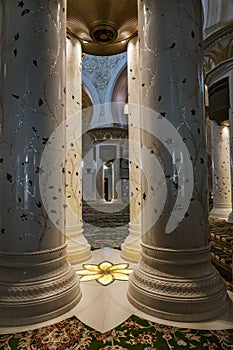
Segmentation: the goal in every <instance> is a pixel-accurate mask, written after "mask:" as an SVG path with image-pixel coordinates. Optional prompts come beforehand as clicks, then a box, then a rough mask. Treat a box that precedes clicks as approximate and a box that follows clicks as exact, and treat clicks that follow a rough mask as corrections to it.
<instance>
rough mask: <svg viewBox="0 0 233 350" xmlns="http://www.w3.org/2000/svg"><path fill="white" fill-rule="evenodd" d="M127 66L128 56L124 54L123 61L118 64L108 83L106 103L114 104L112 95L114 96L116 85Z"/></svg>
mask: <svg viewBox="0 0 233 350" xmlns="http://www.w3.org/2000/svg"><path fill="white" fill-rule="evenodd" d="M126 66H127V56H126V54H124V55H123V58H122V60H121V61H120V62H119V63H118V65H117V67H116V69H115V71H114V72H113V74H112V77H111V79H110V81H109V83H108V86H107V89H106V95H105V103H108V102H112V95H113V91H114V87H115V84H116V82H117V80H118V78H119V76H120V75H121V73H122V71H123V70H124V68H126Z"/></svg>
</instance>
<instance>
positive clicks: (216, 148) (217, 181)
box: [210, 121, 231, 219]
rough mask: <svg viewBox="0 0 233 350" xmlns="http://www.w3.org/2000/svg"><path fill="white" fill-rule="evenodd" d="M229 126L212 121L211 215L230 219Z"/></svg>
mask: <svg viewBox="0 0 233 350" xmlns="http://www.w3.org/2000/svg"><path fill="white" fill-rule="evenodd" d="M229 132H230V130H229V127H227V126H219V125H217V123H216V122H214V121H212V122H211V144H212V164H213V209H212V210H211V211H210V217H212V218H217V219H228V216H229V214H230V212H231V174H230V140H229Z"/></svg>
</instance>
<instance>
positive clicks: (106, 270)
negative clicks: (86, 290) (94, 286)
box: [77, 261, 133, 286]
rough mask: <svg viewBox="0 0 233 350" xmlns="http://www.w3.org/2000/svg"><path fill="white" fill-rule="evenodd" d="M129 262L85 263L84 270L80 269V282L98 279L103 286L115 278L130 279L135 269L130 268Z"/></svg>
mask: <svg viewBox="0 0 233 350" xmlns="http://www.w3.org/2000/svg"><path fill="white" fill-rule="evenodd" d="M128 267H129V264H126V263H123V264H115V265H114V264H112V263H111V262H109V261H103V262H101V263H100V264H98V265H95V264H83V270H78V271H77V273H78V274H79V275H81V276H82V277H81V278H80V282H87V281H92V280H96V281H97V282H98V283H100V284H101V285H103V286H107V285H109V284H110V283H112V282H114V281H115V280H118V281H128V279H129V274H130V273H131V272H132V271H133V270H132V269H129V268H128Z"/></svg>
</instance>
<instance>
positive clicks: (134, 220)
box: [121, 37, 142, 262]
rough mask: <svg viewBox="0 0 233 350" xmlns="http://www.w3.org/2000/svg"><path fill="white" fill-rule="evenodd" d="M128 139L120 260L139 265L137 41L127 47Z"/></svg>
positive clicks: (139, 153)
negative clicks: (125, 227)
mask: <svg viewBox="0 0 233 350" xmlns="http://www.w3.org/2000/svg"><path fill="white" fill-rule="evenodd" d="M127 62H128V139H129V160H130V167H129V182H130V191H129V193H130V222H129V235H128V237H127V238H126V240H125V241H124V243H123V244H122V245H121V256H122V258H124V259H125V260H128V261H132V262H136V261H138V260H139V259H140V251H141V245H140V243H141V235H142V230H141V225H142V223H141V203H142V193H141V130H140V127H139V126H140V113H139V114H135V113H134V112H133V110H132V108H131V106H132V104H138V107H139V108H140V79H139V43H138V37H134V38H133V39H131V40H130V42H129V43H128V48H127Z"/></svg>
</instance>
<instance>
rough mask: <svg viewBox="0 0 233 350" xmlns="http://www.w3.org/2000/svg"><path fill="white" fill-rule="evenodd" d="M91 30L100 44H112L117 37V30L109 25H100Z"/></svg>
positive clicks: (92, 35)
mask: <svg viewBox="0 0 233 350" xmlns="http://www.w3.org/2000/svg"><path fill="white" fill-rule="evenodd" d="M90 32H91V37H92V39H93V40H94V41H95V42H96V43H99V44H111V43H112V42H114V40H115V39H116V37H117V31H116V30H115V29H114V28H113V27H111V26H109V25H98V26H96V27H94V28H92V29H91V31H90Z"/></svg>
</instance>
